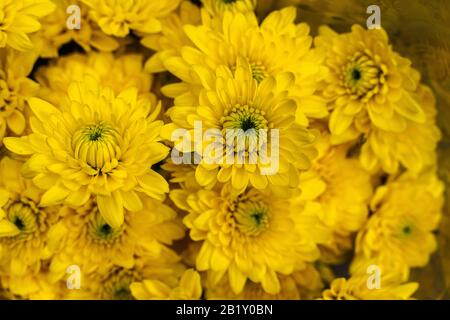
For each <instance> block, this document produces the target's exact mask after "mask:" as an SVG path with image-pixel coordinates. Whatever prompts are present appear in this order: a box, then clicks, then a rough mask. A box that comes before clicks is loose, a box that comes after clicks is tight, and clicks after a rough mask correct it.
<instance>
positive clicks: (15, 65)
mask: <svg viewBox="0 0 450 320" xmlns="http://www.w3.org/2000/svg"><path fill="white" fill-rule="evenodd" d="M36 58H37V57H36V55H35V54H34V53H29V52H27V53H18V52H17V51H13V50H7V49H1V50H0V145H2V143H1V140H2V139H3V137H4V136H5V135H9V134H13V135H19V134H21V133H23V131H24V130H25V127H26V120H25V116H24V110H25V108H26V102H25V100H26V99H28V98H30V97H33V96H34V95H35V94H36V93H37V91H38V89H39V85H38V84H37V83H36V82H34V81H33V80H31V79H29V78H27V76H28V74H29V73H30V72H31V70H32V69H33V64H34V62H35V61H36Z"/></svg>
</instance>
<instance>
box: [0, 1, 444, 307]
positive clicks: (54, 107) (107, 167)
mask: <svg viewBox="0 0 450 320" xmlns="http://www.w3.org/2000/svg"><path fill="white" fill-rule="evenodd" d="M276 2H277V1H263V0H261V1H259V3H258V2H257V1H256V0H203V1H188V0H158V1H147V0H21V1H16V0H0V297H2V298H6V299H411V298H415V297H416V296H415V294H417V290H418V289H419V288H420V286H421V283H420V281H416V280H415V279H414V278H412V277H411V276H410V271H411V270H412V269H413V268H423V267H426V266H427V264H428V263H429V261H430V257H431V255H432V254H433V253H434V252H435V251H436V250H437V249H438V240H437V237H436V231H437V229H438V228H439V224H440V221H441V220H442V217H443V208H444V190H445V185H444V183H443V182H442V181H441V180H440V179H439V177H438V168H439V165H438V163H439V162H438V153H437V148H438V143H439V141H440V140H441V139H442V133H441V130H440V129H439V128H438V126H437V124H436V121H437V120H436V118H438V117H437V114H438V111H437V108H436V100H435V96H434V93H433V90H432V89H431V88H430V87H429V86H427V85H426V84H425V83H428V84H429V85H432V84H431V83H430V82H427V81H425V80H422V79H424V77H423V76H422V77H421V73H420V72H419V71H418V70H416V69H415V68H414V67H413V65H412V62H411V60H409V59H408V57H405V55H404V54H400V53H398V52H397V51H396V48H395V46H392V43H391V40H390V38H389V36H388V33H387V32H386V31H385V29H383V22H382V23H381V25H376V26H375V27H373V28H372V27H371V28H368V27H367V26H366V25H365V24H353V26H351V25H350V26H349V27H348V28H347V30H345V31H342V30H337V29H336V28H333V25H332V24H330V23H326V22H325V23H323V24H322V25H320V26H318V27H314V28H313V27H310V24H308V23H306V22H305V21H304V20H302V10H303V7H301V6H296V5H297V4H298V3H299V2H302V1H282V2H283V5H281V3H280V2H278V3H276ZM305 2H308V5H310V6H312V7H314V5H320V4H319V3H320V2H323V1H305ZM347 2H351V1H347ZM284 4H285V5H284ZM289 5H291V6H289ZM361 14H362V15H363V17H364V19H365V16H364V15H365V11H364V12H362V13H361ZM381 14H383V13H381ZM382 21H383V20H382ZM407 51H408V50H406V51H403V52H407ZM419 290H420V289H419Z"/></svg>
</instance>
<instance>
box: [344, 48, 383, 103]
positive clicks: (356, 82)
mask: <svg viewBox="0 0 450 320" xmlns="http://www.w3.org/2000/svg"><path fill="white" fill-rule="evenodd" d="M341 79H342V81H343V86H344V88H346V91H347V93H348V94H349V95H352V96H355V98H357V99H363V100H367V99H370V98H371V97H372V96H374V95H375V94H377V93H378V92H379V91H380V89H381V85H382V84H383V83H384V82H385V72H384V71H383V70H382V68H380V67H378V66H377V64H376V63H375V62H374V61H373V59H372V58H371V57H369V56H367V55H366V54H361V53H356V54H355V56H354V57H353V58H352V59H350V62H348V63H347V65H345V66H344V67H343V68H342V76H341Z"/></svg>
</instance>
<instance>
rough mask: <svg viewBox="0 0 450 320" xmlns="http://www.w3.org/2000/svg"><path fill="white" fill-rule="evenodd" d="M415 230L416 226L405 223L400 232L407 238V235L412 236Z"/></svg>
mask: <svg viewBox="0 0 450 320" xmlns="http://www.w3.org/2000/svg"><path fill="white" fill-rule="evenodd" d="M413 231H414V227H413V226H412V225H411V224H405V225H403V226H402V229H401V232H400V233H401V237H403V238H407V237H409V236H411V234H412V233H413Z"/></svg>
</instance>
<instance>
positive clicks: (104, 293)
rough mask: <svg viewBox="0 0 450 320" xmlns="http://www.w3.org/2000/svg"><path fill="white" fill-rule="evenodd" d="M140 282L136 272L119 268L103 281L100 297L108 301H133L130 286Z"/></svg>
mask: <svg viewBox="0 0 450 320" xmlns="http://www.w3.org/2000/svg"><path fill="white" fill-rule="evenodd" d="M140 280H141V276H140V275H139V274H138V272H136V271H135V270H133V269H124V268H121V267H117V268H115V269H113V270H112V271H111V272H110V273H109V274H108V275H107V277H106V278H105V279H104V280H103V284H102V287H101V292H100V295H101V297H102V298H103V299H106V300H133V299H134V298H133V295H132V294H131V290H130V284H131V283H133V282H135V281H140Z"/></svg>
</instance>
